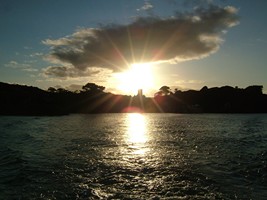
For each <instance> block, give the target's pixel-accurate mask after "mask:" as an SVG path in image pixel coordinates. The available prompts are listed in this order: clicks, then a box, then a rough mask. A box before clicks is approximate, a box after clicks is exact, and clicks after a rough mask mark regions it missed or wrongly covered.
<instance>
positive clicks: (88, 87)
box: [82, 83, 105, 92]
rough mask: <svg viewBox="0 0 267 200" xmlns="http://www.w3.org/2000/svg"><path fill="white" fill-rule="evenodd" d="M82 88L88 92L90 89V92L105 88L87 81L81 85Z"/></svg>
mask: <svg viewBox="0 0 267 200" xmlns="http://www.w3.org/2000/svg"><path fill="white" fill-rule="evenodd" d="M82 89H83V90H84V91H85V92H88V91H90V92H103V91H104V90H105V87H104V86H100V85H97V84H95V83H87V84H86V85H84V86H83V87H82Z"/></svg>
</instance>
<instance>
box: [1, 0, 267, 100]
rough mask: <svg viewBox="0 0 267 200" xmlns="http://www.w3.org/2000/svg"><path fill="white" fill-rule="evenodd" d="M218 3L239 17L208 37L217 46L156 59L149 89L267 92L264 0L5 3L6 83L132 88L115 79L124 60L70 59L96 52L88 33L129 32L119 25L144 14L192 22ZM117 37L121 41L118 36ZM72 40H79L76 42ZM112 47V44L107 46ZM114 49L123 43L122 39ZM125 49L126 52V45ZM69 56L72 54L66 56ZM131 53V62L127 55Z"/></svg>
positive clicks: (3, 48) (3, 59)
mask: <svg viewBox="0 0 267 200" xmlns="http://www.w3.org/2000/svg"><path fill="white" fill-rule="evenodd" d="M211 4H212V6H213V7H215V5H216V9H217V10H218V9H220V11H225V9H226V8H227V6H228V8H230V7H229V6H231V8H234V9H235V10H234V11H235V13H234V15H236V16H237V17H238V19H236V20H235V21H233V24H232V25H231V26H230V25H229V26H228V25H226V26H223V27H222V26H218V27H219V29H220V30H219V31H218V32H216V34H217V35H216V38H213V39H210V38H209V39H210V40H211V41H210V42H211V43H212V45H214V48H211V49H210V50H208V51H205V52H201V53H200V54H199V55H198V54H197V52H199V50H198V51H196V50H195V49H193V50H192V49H188V48H189V47H188V45H187V46H185V47H183V46H182V45H181V46H182V47H183V48H185V50H184V52H189V53H190V55H189V53H188V54H186V53H183V54H179V55H178V57H179V56H180V57H179V59H180V58H186V59H181V60H179V61H177V59H176V60H175V62H174V60H173V59H174V58H171V57H168V56H167V55H166V58H165V57H164V58H160V60H153V61H156V62H158V61H160V62H159V63H157V64H155V65H153V66H152V67H151V69H152V72H151V73H153V80H154V83H153V84H152V85H151V84H150V85H149V86H150V88H149V90H148V91H146V92H147V94H149V95H152V94H153V92H155V91H157V89H158V88H160V87H161V86H162V85H168V86H170V87H171V88H179V89H201V88H202V87H203V86H205V85H206V86H208V87H220V86H224V85H230V86H238V87H241V88H244V87H247V86H249V85H263V86H264V92H265V93H267V66H266V63H267V56H266V52H267V26H266V22H265V21H266V19H267V13H266V11H265V9H266V7H267V1H265V0H256V1H250V0H232V1H230V0H228V1H227V0H221V1H211V0H187V1H184V0H150V1H148V0H146V1H144V0H127V1H126V0H109V1H106V0H79V1H74V0H57V1H53V0H46V1H42V0H24V1H20V0H8V1H7V0H6V1H4V0H0V27H1V29H0V81H2V82H8V83H18V84H26V85H32V86H37V87H40V88H42V89H47V88H48V87H50V86H52V87H65V88H67V89H78V88H79V87H80V86H81V85H84V84H85V83H87V82H95V83H97V84H100V85H103V86H105V87H106V89H107V90H108V91H111V92H114V93H127V91H126V90H124V91H120V88H121V87H119V85H120V84H127V83H123V82H120V81H119V80H117V79H116V76H114V75H116V74H119V73H121V72H123V70H127V69H126V68H124V66H122V65H121V66H118V65H120V63H115V64H116V67H114V65H115V64H114V63H113V66H108V64H107V62H104V63H100V62H99V61H94V62H93V64H92V63H91V64H92V65H90V63H89V64H88V65H87V62H89V61H91V60H92V59H89V58H88V59H87V58H85V57H84V55H87V54H84V53H83V54H82V56H81V55H78V57H77V58H79V59H82V60H83V63H81V62H79V63H78V62H77V61H75V62H74V60H73V59H71V58H73V57H70V55H69V54H70V52H71V51H72V50H73V49H74V48H76V49H77V48H78V47H79V45H84V46H83V47H86V48H88V49H89V50H88V49H87V50H88V51H90V52H91V51H93V50H92V49H90V48H91V47H90V46H89V47H87V46H88V45H87V46H86V44H84V43H85V42H87V43H90V42H92V41H93V39H92V38H91V39H89V40H88V37H89V35H90V36H91V35H92V34H93V35H94V37H96V36H95V35H96V33H95V32H94V31H95V30H96V29H97V30H101V31H102V30H104V31H102V32H105V31H106V32H107V33H110V32H108V31H110V29H111V28H113V29H114V27H115V28H116V29H117V30H122V29H120V28H119V27H118V26H124V27H127V26H128V25H129V24H132V23H133V22H134V21H136V20H137V19H149V17H150V18H154V19H155V20H156V21H157V20H158V21H159V23H158V24H162V23H163V22H164V23H165V21H166V20H167V19H169V20H172V18H173V17H174V16H176V17H177V16H191V17H192V19H193V16H198V14H199V12H196V10H197V9H200V8H205V9H204V10H205V11H204V12H205V13H204V14H205V15H207V13H208V12H209V11H210V10H211V9H210V10H209V8H210V7H212V6H211ZM232 10H233V9H232ZM232 10H231V9H228V10H227V11H229V12H232ZM177 13H180V15H178V14H177ZM186 13H187V14H186ZM188 13H189V14H188ZM228 14H229V13H228ZM230 14H233V13H230ZM203 16H204V15H203ZM194 19H196V20H198V18H194ZM155 20H154V21H155ZM201 20H202V18H201ZM203 21H204V20H203ZM220 22H221V21H218V23H220ZM149 23H150V22H149ZM153 23H154V22H153ZM154 24H156V23H154ZM162 27H166V26H165V25H164V26H160V27H158V29H156V30H155V31H154V33H155V34H158V33H159V32H160V31H162V30H161V28H162ZM200 29H201V27H200V28H197V29H196V28H195V27H193V28H192V29H188V30H193V31H200V32H201V31H203V32H205V31H206V30H204V29H205V27H203V29H201V30H200ZM215 29H217V28H216V27H215ZM101 31H99V32H100V33H99V34H100V35H101V34H102V32H101ZM92 32H93V33H92ZM165 32H166V31H165ZM118 34H119V32H118ZM131 34H132V35H133V34H137V33H131ZM162 34H165V33H162ZM177 34H180V33H177ZM190 34H191V33H187V35H190ZM100 35H98V37H100ZM187 37H188V36H186V38H187ZM110 38H111V40H113V38H114V41H121V40H116V38H115V37H113V38H112V37H110ZM134 38H135V36H133V37H132V38H131V39H132V42H133V44H135V41H134ZM84 39H85V40H84ZM137 39H138V37H137ZM218 39H220V41H218ZM185 40H186V39H185ZM215 40H216V41H215ZM139 42H140V41H139ZM73 43H75V45H74V46H71V45H73ZM136 43H138V41H136ZM213 43H214V44H213ZM215 43H216V44H215ZM98 44H100V43H98ZM111 44H112V42H111ZM77 45H78V46H77ZM151 45H152V44H151ZM106 46H108V45H104V47H106ZM114 46H116V47H121V46H119V44H116V42H115V45H114ZM169 46H170V45H169ZM169 46H168V47H169ZM176 46H179V45H176ZM104 47H103V48H104ZM182 47H181V48H182ZM103 48H102V49H100V50H101V52H103V51H105V49H103ZM166 48H167V47H166ZM175 49H177V48H175ZM100 50H99V51H100ZM118 50H119V52H123V53H125V54H123V55H127V53H126V52H127V50H125V49H123V50H122V48H119V49H118ZM165 50H166V49H165ZM178 50H179V49H177V51H178ZM167 51H168V50H166V52H167ZM179 51H180V50H179ZM136 52H137V51H136ZM192 52H193V54H194V55H192ZM98 53H99V52H98ZM166 54H167V53H166ZM66 56H69V57H68V58H67V59H66ZM71 56H73V55H71ZM75 56H77V53H75ZM178 57H176V58H178ZM105 58H110V57H108V56H107V57H105ZM124 58H125V59H126V60H127V58H128V57H125V56H124ZM147 59H149V58H147ZM145 61H146V62H147V61H148V60H145ZM128 62H130V61H129V60H128ZM140 73H142V71H140ZM133 76H138V75H136V74H134V75H133ZM134 78H135V77H134ZM136 80H137V79H136ZM132 81H133V82H134V79H133V80H132ZM137 81H138V80H137ZM128 84H129V83H128ZM128 93H129V92H128ZM149 95H148V96H149Z"/></svg>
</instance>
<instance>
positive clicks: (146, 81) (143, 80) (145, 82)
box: [117, 63, 154, 95]
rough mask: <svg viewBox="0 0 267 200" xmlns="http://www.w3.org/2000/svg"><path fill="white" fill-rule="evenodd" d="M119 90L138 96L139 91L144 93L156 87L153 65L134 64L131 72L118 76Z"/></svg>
mask: <svg viewBox="0 0 267 200" xmlns="http://www.w3.org/2000/svg"><path fill="white" fill-rule="evenodd" d="M117 79H118V89H119V90H121V91H122V92H124V93H126V94H131V95H132V94H137V91H138V90H139V89H142V90H143V92H144V93H146V92H148V91H149V90H150V89H152V88H153V86H154V77H153V71H152V65H151V64H150V63H138V64H132V65H131V66H130V68H129V70H127V71H125V72H122V73H119V74H117Z"/></svg>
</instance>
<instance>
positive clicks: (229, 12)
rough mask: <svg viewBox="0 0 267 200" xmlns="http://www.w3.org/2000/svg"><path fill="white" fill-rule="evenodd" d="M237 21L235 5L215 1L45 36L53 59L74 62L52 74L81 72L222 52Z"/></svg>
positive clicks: (67, 62)
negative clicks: (170, 13) (165, 14)
mask: <svg viewBox="0 0 267 200" xmlns="http://www.w3.org/2000/svg"><path fill="white" fill-rule="evenodd" d="M236 24H238V17H237V10H236V9H235V8H234V7H230V6H228V7H224V8H222V7H217V6H209V7H208V8H205V9H200V8H198V9H196V10H195V11H194V12H193V13H190V14H188V13H187V14H176V16H173V17H170V18H164V19H163V18H159V17H140V18H138V19H136V20H135V21H134V22H132V23H131V24H128V25H110V26H106V27H102V28H99V29H81V30H78V31H77V32H75V33H74V34H73V35H71V36H68V37H65V38H61V39H58V40H49V39H48V40H45V41H43V43H44V44H46V45H49V46H50V47H51V53H50V55H49V58H50V61H52V62H54V63H59V62H60V63H65V64H68V65H70V64H71V66H72V68H67V67H58V68H56V67H50V69H49V70H47V71H48V72H47V73H46V74H47V75H50V74H53V75H55V76H59V77H62V76H78V75H80V74H79V73H78V71H80V72H81V74H84V72H85V71H86V70H87V69H88V68H92V67H98V68H107V69H111V70H112V71H121V70H124V69H125V68H126V67H127V66H128V65H129V64H131V63H139V62H170V63H176V62H179V61H184V60H192V59H200V58H203V57H206V56H208V55H210V54H212V53H214V52H216V51H217V50H218V49H219V47H220V45H221V43H222V38H221V37H222V35H223V33H224V32H225V30H227V29H228V28H230V27H232V26H235V25H236ZM70 69H71V71H70V72H69V71H68V70H70Z"/></svg>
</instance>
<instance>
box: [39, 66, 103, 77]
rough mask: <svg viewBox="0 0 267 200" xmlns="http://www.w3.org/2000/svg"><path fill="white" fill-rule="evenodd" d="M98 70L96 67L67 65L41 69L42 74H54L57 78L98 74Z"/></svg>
mask: <svg viewBox="0 0 267 200" xmlns="http://www.w3.org/2000/svg"><path fill="white" fill-rule="evenodd" d="M99 72H100V71H99V70H96V69H90V68H88V69H87V70H79V69H77V68H75V67H68V66H49V67H47V68H45V69H43V73H42V74H43V75H45V76H54V77H59V78H66V77H70V78H75V77H86V76H89V75H93V74H98V73H99Z"/></svg>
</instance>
